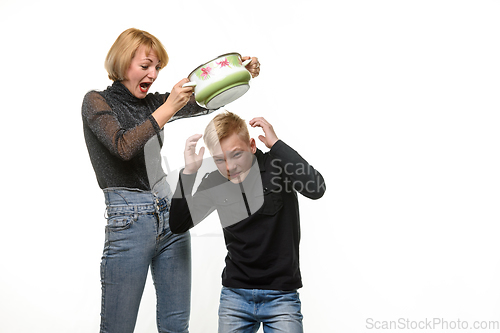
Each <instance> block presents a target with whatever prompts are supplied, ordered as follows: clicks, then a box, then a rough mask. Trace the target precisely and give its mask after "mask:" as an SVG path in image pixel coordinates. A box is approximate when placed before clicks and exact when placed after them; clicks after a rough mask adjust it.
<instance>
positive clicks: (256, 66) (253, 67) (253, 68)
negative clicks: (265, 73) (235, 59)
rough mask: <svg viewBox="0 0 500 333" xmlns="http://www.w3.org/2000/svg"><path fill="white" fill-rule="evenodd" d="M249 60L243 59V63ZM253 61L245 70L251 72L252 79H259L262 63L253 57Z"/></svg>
mask: <svg viewBox="0 0 500 333" xmlns="http://www.w3.org/2000/svg"><path fill="white" fill-rule="evenodd" d="M248 59H250V57H241V60H243V61H245V60H248ZM251 59H252V61H251V62H250V63H249V64H248V65H247V66H246V67H245V68H246V69H247V70H248V71H249V72H250V74H251V75H252V77H257V76H259V73H260V62H259V59H257V58H256V57H252V58H251Z"/></svg>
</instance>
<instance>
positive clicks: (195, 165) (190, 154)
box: [183, 134, 205, 175]
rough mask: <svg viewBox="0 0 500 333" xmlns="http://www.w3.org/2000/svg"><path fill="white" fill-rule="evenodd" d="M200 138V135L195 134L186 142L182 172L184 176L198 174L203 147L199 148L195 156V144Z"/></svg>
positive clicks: (203, 151) (201, 161)
mask: <svg viewBox="0 0 500 333" xmlns="http://www.w3.org/2000/svg"><path fill="white" fill-rule="evenodd" d="M201 137H202V135H201V134H195V135H192V136H190V137H189V138H188V139H187V140H186V147H185V149H184V163H185V166H186V167H185V168H184V171H183V173H184V174H187V175H191V174H193V173H196V172H198V170H199V169H200V167H201V164H202V163H203V154H204V153H205V147H201V148H200V151H199V152H198V154H196V144H197V143H198V140H200V138H201Z"/></svg>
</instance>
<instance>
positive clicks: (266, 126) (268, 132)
mask: <svg viewBox="0 0 500 333" xmlns="http://www.w3.org/2000/svg"><path fill="white" fill-rule="evenodd" d="M249 124H250V126H252V127H261V128H262V130H263V131H264V135H259V140H260V141H262V142H264V144H265V145H266V147H267V148H269V149H271V147H272V146H273V145H274V144H275V143H276V141H278V140H279V139H278V136H277V135H276V133H275V132H274V129H273V126H272V125H271V124H270V123H269V122H268V121H267V120H265V119H264V118H262V117H256V118H253V119H252V120H250V121H249Z"/></svg>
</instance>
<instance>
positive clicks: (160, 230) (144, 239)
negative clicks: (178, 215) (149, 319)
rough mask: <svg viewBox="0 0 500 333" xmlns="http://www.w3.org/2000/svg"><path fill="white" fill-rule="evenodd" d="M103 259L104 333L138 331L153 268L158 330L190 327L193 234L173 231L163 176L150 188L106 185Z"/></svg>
mask: <svg viewBox="0 0 500 333" xmlns="http://www.w3.org/2000/svg"><path fill="white" fill-rule="evenodd" d="M104 196H105V199H106V207H107V209H106V213H107V220H108V223H107V226H106V238H105V246H104V251H103V256H102V261H101V285H102V304H101V333H104V332H106V333H132V332H133V331H134V327H135V323H136V319H137V313H138V310H139V304H140V301H141V297H142V293H143V290H144V285H145V282H146V277H147V275H148V270H149V267H151V275H152V277H153V281H154V286H155V289H156V296H157V304H156V305H157V325H158V332H188V324H189V315H190V299H191V252H190V251H191V244H190V242H191V238H190V235H189V232H188V233H184V234H181V235H175V234H172V232H171V231H170V227H169V223H168V218H169V207H170V199H171V197H172V193H171V190H170V187H169V186H168V184H167V183H166V181H165V180H162V181H160V182H159V183H158V184H156V185H155V186H154V187H153V190H152V191H141V190H137V189H124V188H108V189H105V190H104Z"/></svg>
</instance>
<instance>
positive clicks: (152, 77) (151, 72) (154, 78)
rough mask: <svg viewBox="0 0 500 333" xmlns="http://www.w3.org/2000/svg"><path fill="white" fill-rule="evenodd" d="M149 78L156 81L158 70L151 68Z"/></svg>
mask: <svg viewBox="0 0 500 333" xmlns="http://www.w3.org/2000/svg"><path fill="white" fill-rule="evenodd" d="M148 76H149V78H151V79H153V80H156V78H157V77H158V70H157V69H156V68H152V69H151V70H150V71H149V73H148Z"/></svg>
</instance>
